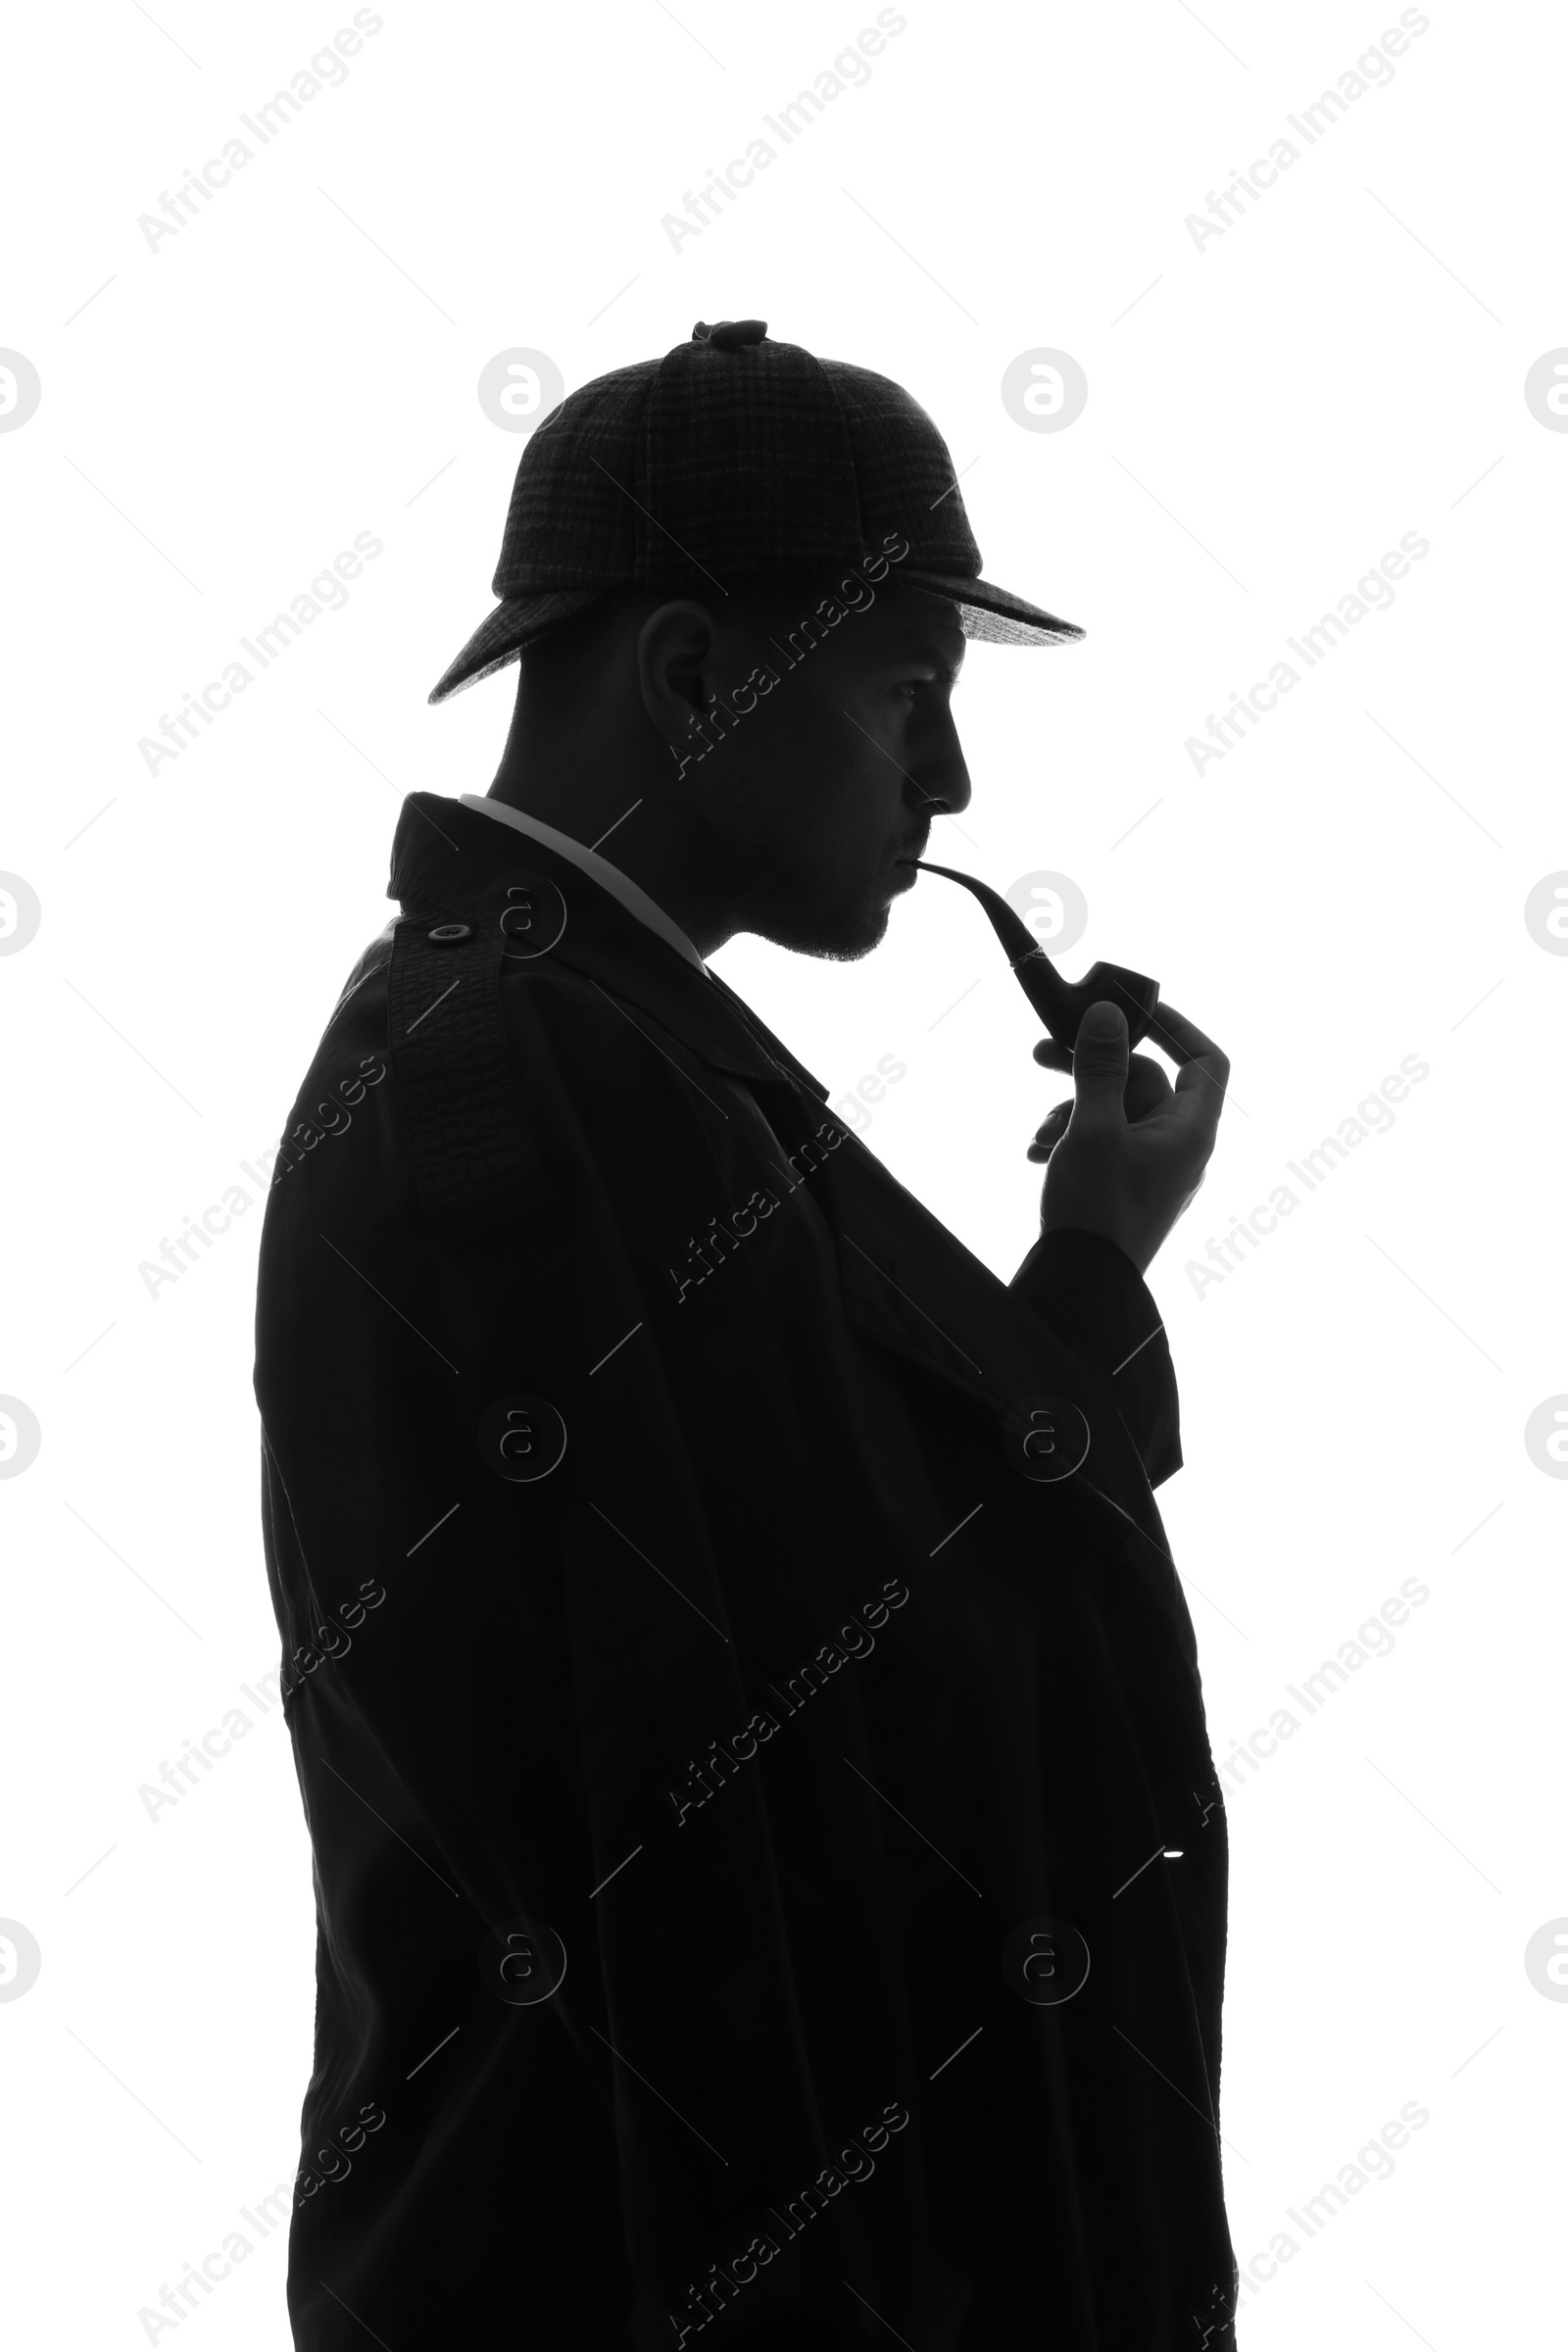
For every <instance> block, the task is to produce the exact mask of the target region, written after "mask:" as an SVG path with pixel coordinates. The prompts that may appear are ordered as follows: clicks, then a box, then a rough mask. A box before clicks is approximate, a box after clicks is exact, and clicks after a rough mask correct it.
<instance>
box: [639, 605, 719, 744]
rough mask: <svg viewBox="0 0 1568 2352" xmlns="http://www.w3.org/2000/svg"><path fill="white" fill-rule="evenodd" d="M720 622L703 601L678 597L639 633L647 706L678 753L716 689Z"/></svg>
mask: <svg viewBox="0 0 1568 2352" xmlns="http://www.w3.org/2000/svg"><path fill="white" fill-rule="evenodd" d="M718 633H719V632H718V624H717V622H716V621H715V620H714V618H713V615H712V614H711V613H710V612H709V610H708V608H707V607H706V606H705V605H699V604H695V603H693V602H691V601H690V600H688V599H679V600H677V601H675V602H673V603H670V604H667V605H661V606H659V607H658V609H657V610H656V611H655V612H653V613H649V615H648V618H647V619H646V620H645V621H644V622H643V625H642V628H641V630H640V631H639V633H638V638H637V682H638V686H639V689H640V691H641V694H642V701H643V709H644V710H645V711H647V713H648V715H649V717H650V719H651V720H652V721H653V723H654V725H655V726H656V727H657V728H658V730H659V732H660V734H661V735H662V737H663V739H664V741H665V742H666V743H667V744H668V745H669V747H670V749H671V751H673V752H674V753H675V754H676V756H677V757H679V756H680V755H681V754H682V753H683V752H685V751H686V750H687V749H688V748H689V746H690V744H691V742H692V740H693V738H692V722H693V720H694V719H696V718H700V717H701V716H702V713H703V711H705V709H706V708H707V706H708V704H709V702H710V701H711V699H712V697H713V696H714V695H715V694H716V693H717V691H718V686H717V680H716V668H717V663H716V653H717V645H718Z"/></svg>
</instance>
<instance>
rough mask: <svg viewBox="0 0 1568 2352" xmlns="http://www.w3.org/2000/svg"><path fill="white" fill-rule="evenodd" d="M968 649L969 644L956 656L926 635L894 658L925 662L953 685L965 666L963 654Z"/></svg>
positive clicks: (899, 660) (901, 660)
mask: <svg viewBox="0 0 1568 2352" xmlns="http://www.w3.org/2000/svg"><path fill="white" fill-rule="evenodd" d="M967 650H968V649H967V646H965V647H964V648H963V650H962V651H960V652H959V653H958V654H957V655H956V657H955V656H954V655H952V654H949V653H947V652H945V651H944V649H943V647H942V646H941V644H940V643H939V642H938V640H937V639H936V638H934V637H925V638H921V639H920V640H919V642H918V643H916V644H914V645H911V646H907V647H906V648H904V649H903V650H902V651H901V652H900V653H898V654H897V655H896V656H895V657H894V659H895V661H897V662H924V663H925V664H926V666H927V667H928V668H930V669H934V670H936V671H938V672H939V674H940V675H941V676H942V677H944V678H945V679H946V680H947V682H948V684H949V685H950V686H952V685H954V684H956V681H957V677H958V673H959V671H960V670H961V669H962V667H963V656H964V653H965V652H967Z"/></svg>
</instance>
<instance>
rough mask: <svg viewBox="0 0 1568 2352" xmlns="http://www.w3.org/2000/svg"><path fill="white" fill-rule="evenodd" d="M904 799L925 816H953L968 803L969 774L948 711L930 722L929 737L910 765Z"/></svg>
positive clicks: (950, 713) (934, 717)
mask: <svg viewBox="0 0 1568 2352" xmlns="http://www.w3.org/2000/svg"><path fill="white" fill-rule="evenodd" d="M904 797H905V799H906V801H907V803H908V804H909V806H910V807H911V808H913V809H919V810H920V811H921V812H922V813H923V814H924V815H926V816H956V815H957V813H958V811H959V809H967V808H968V806H969V800H970V786H969V770H968V767H967V765H966V764H965V761H964V757H963V748H962V746H961V745H960V743H959V741H958V730H957V727H956V723H955V721H954V716H953V712H952V711H951V710H944V711H942V713H941V715H940V717H938V716H936V715H933V716H932V718H931V720H930V734H929V737H928V739H927V740H925V741H923V742H922V743H921V745H920V750H919V757H918V758H917V759H915V760H911V761H910V763H909V769H908V773H907V782H906V785H905V792H904Z"/></svg>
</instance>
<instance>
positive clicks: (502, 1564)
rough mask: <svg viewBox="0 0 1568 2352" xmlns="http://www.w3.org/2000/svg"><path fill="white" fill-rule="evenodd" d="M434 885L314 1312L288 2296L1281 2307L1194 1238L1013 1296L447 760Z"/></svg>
mask: <svg viewBox="0 0 1568 2352" xmlns="http://www.w3.org/2000/svg"><path fill="white" fill-rule="evenodd" d="M519 874H520V875H521V876H523V877H524V878H523V879H522V880H521V881H519V880H518V876H519ZM509 889H510V890H512V891H513V893H514V895H513V896H512V897H511V898H510V899H509V898H508V896H507V893H508V891H509ZM519 891H520V892H521V893H522V894H523V895H522V896H520V897H519V896H517V895H515V894H516V893H517V892H519ZM389 895H391V896H392V897H393V898H395V899H397V900H399V901H400V902H401V906H402V914H401V917H400V918H399V919H397V920H396V921H394V923H393V924H392V925H391V926H390V927H389V929H388V931H387V932H385V933H383V935H382V937H381V938H380V939H379V940H377V941H376V942H375V943H374V944H373V945H372V946H371V947H370V948H369V949H368V951H367V953H366V956H364V957H363V958H362V960H361V963H360V965H359V966H358V967H357V970H356V972H355V974H354V975H353V976H352V977H351V980H350V983H349V985H348V987H347V988H346V990H345V992H344V995H343V997H342V999H341V1000H340V1002H339V1004H338V1005H337V1008H336V1009H335V1011H334V1012H333V1014H332V1017H331V1020H330V1022H329V1023H328V1026H327V1029H326V1033H325V1035H324V1037H323V1038H322V1040H321V1044H320V1046H319V1049H318V1052H317V1054H316V1057H315V1060H314V1062H313V1064H312V1067H311V1071H310V1075H309V1077H308V1079H307V1080H306V1083H305V1086H304V1088H303V1089H302V1091H301V1094H300V1096H299V1099H298V1102H297V1103H296V1104H295V1107H294V1110H293V1112H292V1114H291V1116H290V1121H289V1133H288V1135H287V1137H286V1138H285V1141H284V1144H283V1146H282V1149H281V1152H280V1156H279V1158H278V1160H277V1163H276V1166H275V1169H274V1172H273V1180H272V1190H271V1194H270V1201H269V1204H268V1211H267V1220H266V1229H265V1234H264V1238H263V1246H262V1261H261V1281H260V1297H259V1304H258V1316H257V1368H256V1392H257V1397H258V1399H259V1402H260V1406H261V1414H262V1421H263V1431H264V1445H263V1451H264V1495H263V1500H264V1514H265V1533H266V1544H267V1559H268V1569H269V1576H270V1585H271V1592H272V1599H273V1604H274V1608H275V1611H276V1615H277V1621H278V1625H279V1628H280V1631H281V1635H282V1642H283V1651H284V1682H285V1690H286V1710H287V1719H288V1722H289V1726H290V1730H291V1734H292V1739H293V1743H294V1751H295V1757H296V1762H297V1767H298V1772H299V1779H300V1786H301V1789H302V1792H303V1796H304V1802H305V1809H306V1814H307V1818H308V1822H309V1827H310V1834H311V1838H312V1843H313V1848H314V1854H315V1887H316V1900H317V1911H318V1919H319V1943H318V1966H317V1976H318V2001H317V2019H316V2052H315V2067H314V2071H313V2073H312V2075H311V2079H310V2083H309V2087H308V2090H307V2093H306V2098H305V2106H304V2119H303V2136H302V2149H301V2171H300V2175H299V2178H298V2180H297V2183H296V2209H295V2214H294V2219H293V2225H292V2238H291V2249H290V2269H289V2304H290V2310H291V2314H292V2319H293V2326H294V2330H295V2341H296V2343H297V2344H298V2345H300V2346H304V2347H309V2348H310V2352H327V2348H328V2347H330V2348H332V2352H348V2348H349V2347H351V2346H352V2347H353V2348H354V2352H359V2348H360V2347H361V2346H362V2345H363V2344H364V2343H365V2342H366V2341H367V2340H368V2337H367V2333H366V2330H367V2329H369V2330H371V2331H373V2333H374V2334H375V2335H376V2336H378V2337H380V2338H382V2339H384V2341H385V2342H386V2343H387V2344H388V2345H389V2346H391V2347H392V2352H405V2347H408V2348H411V2352H412V2348H413V2347H418V2348H419V2352H424V2348H425V2347H429V2346H433V2345H436V2344H440V2345H443V2346H445V2345H448V2344H464V2345H467V2344H474V2345H479V2344H483V2345H486V2346H513V2345H516V2346H529V2347H533V2346H537V2347H540V2348H541V2352H544V2348H547V2347H548V2348H551V2352H554V2348H555V2347H562V2346H579V2345H581V2346H595V2347H599V2346H605V2347H636V2348H637V2352H643V2348H644V2347H647V2348H648V2352H653V2347H656V2346H677V2345H680V2344H683V2343H684V2344H688V2345H692V2344H696V2343H698V2342H699V2341H700V2342H702V2343H703V2344H704V2345H705V2346H706V2345H709V2344H711V2345H714V2346H718V2347H725V2346H729V2347H735V2348H736V2352H740V2348H742V2347H744V2348H746V2352H762V2348H763V2347H767V2348H769V2352H771V2348H774V2347H778V2348H782V2347H786V2346H788V2347H791V2348H792V2352H793V2348H795V2347H799V2346H800V2345H802V2344H804V2343H807V2342H809V2343H810V2344H811V2346H812V2347H813V2348H814V2352H832V2348H834V2347H839V2346H843V2347H849V2346H862V2345H863V2346H871V2345H883V2344H891V2343H892V2342H894V2341H895V2340H898V2339H900V2338H902V2339H903V2340H905V2341H906V2342H907V2344H909V2345H910V2346H912V2347H914V2352H959V2348H960V2347H961V2348H962V2352H1005V2348H1010V2347H1013V2346H1017V2345H1023V2344H1035V2343H1039V2344H1042V2345H1046V2344H1049V2345H1051V2346H1053V2347H1055V2348H1057V2352H1124V2348H1125V2352H1163V2347H1166V2346H1170V2347H1176V2346H1182V2347H1185V2348H1187V2352H1197V2348H1200V2347H1201V2346H1203V2345H1205V2344H1223V2343H1228V2342H1229V2341H1230V2340H1231V2335H1230V2327H1231V2322H1230V2313H1231V2311H1232V2309H1233V2292H1234V2271H1233V2264H1232V2257H1231V2248H1230V2241H1229V2237H1228V2233H1227V2229H1226V2223H1225V2215H1224V2206H1223V2198H1222V2188H1221V2174H1220V2157H1219V2141H1218V2129H1217V2107H1216V2101H1217V2098H1218V2087H1219V2058H1220V1998H1221V1980H1222V1972H1223V1962H1224V1932H1225V1873H1226V1847H1225V1822H1224V1812H1223V1806H1222V1803H1221V1800H1220V1795H1219V1789H1218V1784H1217V1781H1216V1778H1215V1776H1214V1773H1213V1769H1212V1762H1211V1758H1210V1754H1209V1749H1208V1744H1207V1739H1206V1735H1205V1730H1204V1723H1203V1713H1202V1706H1201V1697H1200V1686H1199V1677H1198V1671H1197V1665H1196V1648H1195V1642H1194V1637H1193V1631H1192V1625H1191V1621H1190V1619H1189V1616H1188V1612H1187V1608H1186V1605H1185V1603H1184V1600H1183V1597H1182V1593H1181V1589H1180V1585H1179V1583H1178V1580H1177V1576H1176V1573H1175V1571H1174V1569H1173V1567H1172V1565H1171V1562H1170V1559H1169V1556H1168V1551H1167V1547H1166V1544H1165V1539H1164V1536H1163V1533H1162V1530H1161V1525H1160V1520H1159V1515H1158V1512H1157V1510H1156V1509H1155V1506H1154V1502H1153V1498H1152V1492H1151V1483H1152V1482H1154V1483H1157V1482H1158V1481H1159V1480H1161V1479H1163V1478H1164V1477H1166V1476H1168V1475H1169V1473H1170V1472H1171V1471H1172V1470H1173V1469H1175V1468H1176V1467H1178V1466H1179V1463H1180V1458H1181V1457H1180V1451H1179V1446H1178V1442H1177V1434H1176V1397H1175V1386H1174V1380H1173V1376H1172V1373H1171V1368H1170V1362H1169V1357H1168V1353H1167V1350H1166V1345H1165V1338H1164V1333H1163V1330H1162V1328H1161V1327H1160V1324H1159V1319H1158V1315H1157V1312H1156V1310H1155V1308H1154V1305H1153V1302H1152V1299H1151V1297H1150V1295H1149V1292H1148V1291H1147V1289H1146V1288H1145V1286H1144V1283H1143V1281H1142V1280H1141V1278H1140V1277H1139V1275H1138V1273H1137V1271H1136V1270H1135V1268H1134V1267H1133V1266H1132V1264H1131V1262H1130V1261H1129V1260H1128V1259H1127V1258H1126V1257H1125V1256H1124V1255H1123V1254H1122V1253H1121V1252H1120V1251H1119V1250H1116V1249H1114V1248H1113V1247H1112V1246H1111V1245H1109V1244H1108V1243H1106V1242H1104V1241H1103V1240H1100V1239H1099V1238H1097V1237H1094V1236H1090V1235H1087V1234H1071V1233H1069V1234H1057V1235H1054V1236H1053V1237H1051V1238H1050V1239H1049V1240H1046V1241H1043V1242H1042V1243H1040V1244H1039V1245H1038V1246H1037V1247H1036V1249H1035V1250H1033V1251H1032V1252H1031V1254H1030V1256H1029V1258H1028V1259H1027V1260H1026V1261H1025V1263H1024V1265H1023V1267H1022V1268H1021V1269H1020V1271H1019V1273H1018V1275H1017V1276H1016V1278H1015V1279H1014V1281H1013V1282H1012V1283H1011V1284H1010V1285H1006V1284H1004V1283H1002V1282H1000V1281H999V1280H998V1279H997V1278H996V1277H995V1276H994V1275H993V1274H992V1273H991V1272H990V1271H989V1270H988V1269H987V1268H986V1267H984V1266H983V1265H981V1264H980V1263H979V1262H978V1261H977V1260H976V1259H975V1258H973V1257H971V1256H970V1255H969V1253H968V1252H967V1251H966V1250H964V1249H963V1248H962V1247H961V1246H960V1245H959V1243H957V1242H956V1240H955V1239H954V1237H953V1236H952V1235H951V1234H949V1233H948V1232H947V1231H946V1229H945V1228H944V1227H943V1226H942V1225H940V1224H939V1223H938V1222H937V1220H936V1219H935V1218H934V1217H932V1216H930V1215H929V1214H928V1213H927V1212H926V1211H925V1210H924V1209H923V1208H922V1207H921V1206H920V1204H919V1202H918V1201H915V1200H914V1199H913V1198H912V1197H911V1196H910V1195H909V1194H908V1193H907V1192H906V1191H904V1190H903V1188H902V1187H901V1186H900V1185H899V1184H897V1183H896V1182H895V1181H894V1179H893V1178H892V1177H891V1176H890V1175H889V1174H888V1173H887V1171H886V1170H885V1169H884V1168H883V1167H882V1166H881V1165H880V1164H879V1162H878V1161H877V1160H876V1159H875V1158H874V1157H872V1155H871V1154H870V1153H869V1152H867V1151H866V1150H865V1149H864V1148H863V1147H862V1146H861V1145H860V1143H859V1142H858V1140H857V1139H856V1138H855V1137H854V1136H852V1135H850V1134H849V1133H847V1132H846V1131H845V1130H844V1129H843V1128H842V1127H841V1126H840V1124H839V1123H838V1122H837V1121H836V1120H835V1119H834V1118H833V1116H832V1114H831V1113H830V1111H829V1110H828V1108H827V1104H826V1100H825V1094H824V1090H823V1088H822V1087H821V1086H820V1085H819V1084H818V1083H817V1082H816V1080H815V1079H814V1078H812V1077H811V1075H810V1074H809V1072H808V1071H807V1070H805V1069H803V1068H802V1066H801V1065H800V1063H799V1062H797V1061H795V1060H794V1059H793V1058H792V1056H791V1055H790V1054H789V1053H788V1052H787V1050H786V1049H785V1048H784V1047H783V1046H782V1045H780V1044H779V1043H778V1041H777V1040H776V1039H775V1038H773V1037H771V1036H770V1035H769V1034H768V1032H767V1031H766V1030H765V1029H764V1028H763V1027H762V1025H761V1023H760V1021H759V1020H757V1018H756V1017H755V1016H754V1015H753V1014H751V1013H750V1012H749V1011H748V1010H747V1008H746V1007H745V1005H743V1004H742V1003H741V1001H740V1000H739V999H738V998H737V997H736V996H735V995H734V994H733V992H732V991H731V990H729V989H728V988H726V987H725V985H724V984H723V983H722V982H721V981H719V980H718V979H716V978H713V977H709V978H705V977H704V975H703V974H702V973H701V972H700V971H698V970H697V969H696V968H695V967H693V966H691V965H689V964H687V963H686V962H685V961H684V960H683V959H682V958H681V957H680V956H679V955H678V954H676V952H675V951H674V950H673V949H671V948H669V947H667V946H666V945H665V944H664V943H663V941H662V940H661V939H660V938H658V937H657V936H656V935H655V934H654V933H652V932H651V931H650V930H649V929H648V928H647V927H646V926H645V925H643V924H641V923H639V922H638V921H637V920H636V919H635V918H634V917H633V916H632V915H630V914H629V913H628V912H626V911H625V910H624V909H623V908H622V907H621V906H620V905H619V904H618V902H616V901H615V900H614V899H613V898H612V897H611V896H610V895H609V894H607V893H606V892H605V891H603V890H602V889H601V888H600V887H599V886H598V885H597V884H596V883H594V882H593V881H591V880H589V879H588V878H587V877H586V876H585V875H584V874H583V873H582V872H580V871H579V870H578V869H577V868H576V867H575V866H573V865H571V864H570V863H568V862H566V861H564V860H563V859H561V858H559V857H556V856H555V855H554V854H552V853H551V852H550V851H548V850H547V849H545V848H543V847H537V846H536V845H535V844H534V843H533V842H532V841H531V840H529V839H527V838H526V837H524V836H521V835H519V834H517V833H515V831H511V830H508V829H505V828H503V827H502V826H501V825H499V824H497V823H496V822H495V820H494V819H493V818H491V817H489V816H487V815H484V814H481V813H479V812H477V811H475V810H470V809H465V808H463V807H462V806H461V805H460V804H458V803H455V802H451V801H447V800H444V799H441V798H438V797H436V796H433V795H428V794H420V795H416V796H414V797H412V798H411V799H410V800H409V801H408V802H407V803H406V805H405V808H404V811H403V816H402V819H401V822H400V824H399V827H398V833H397V839H396V843H395V846H394V863H393V875H392V882H391V887H390V894H389ZM508 907H511V908H512V909H513V911H512V912H511V913H510V914H509V913H507V912H506V909H507V908H508ZM563 915H564V931H563V932H562V933H561V935H560V937H559V939H557V940H556V941H555V944H554V945H551V944H549V937H550V935H551V934H552V933H553V932H554V931H555V929H556V927H557V925H558V923H559V920H560V918H561V917H562V916H563ZM530 922H531V928H530V927H529V925H530ZM1134 1350H1136V1352H1134ZM1085 1443H1087V1446H1088V1450H1087V1453H1084V1452H1083V1446H1084V1445H1085ZM563 1447H564V1450H563ZM1059 1473H1065V1474H1059ZM1167 1848H1170V1849H1176V1850H1175V1851H1174V1852H1173V1854H1172V1856H1171V1858H1167V1857H1166V1852H1165V1849H1167ZM1086 1967H1087V1974H1085V1970H1086ZM890 2331H891V2332H890Z"/></svg>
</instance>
